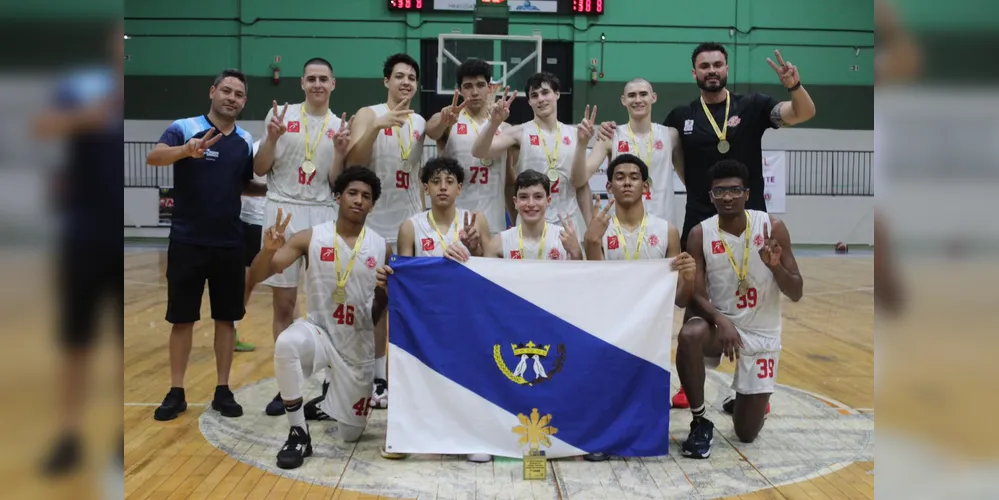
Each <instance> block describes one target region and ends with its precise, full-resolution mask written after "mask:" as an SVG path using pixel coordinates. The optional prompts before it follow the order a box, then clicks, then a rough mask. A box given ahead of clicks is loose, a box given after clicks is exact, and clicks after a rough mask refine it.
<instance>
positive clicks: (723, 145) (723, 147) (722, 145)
mask: <svg viewBox="0 0 999 500" xmlns="http://www.w3.org/2000/svg"><path fill="white" fill-rule="evenodd" d="M730 149H732V145H731V144H729V143H728V141H721V142H719V143H718V152H719V153H721V154H725V153H728V150H730Z"/></svg>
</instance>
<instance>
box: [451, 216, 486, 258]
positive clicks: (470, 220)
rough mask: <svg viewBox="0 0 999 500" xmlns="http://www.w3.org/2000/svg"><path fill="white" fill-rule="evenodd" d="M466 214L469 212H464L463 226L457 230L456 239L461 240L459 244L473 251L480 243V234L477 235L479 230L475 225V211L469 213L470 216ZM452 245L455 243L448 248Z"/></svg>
mask: <svg viewBox="0 0 999 500" xmlns="http://www.w3.org/2000/svg"><path fill="white" fill-rule="evenodd" d="M468 214H469V212H465V221H464V222H465V226H464V227H463V228H462V229H461V231H459V232H458V239H460V240H461V244H462V245H465V248H467V249H468V251H470V252H474V251H475V249H477V248H479V245H480V244H481V243H482V241H481V240H482V236H481V235H479V230H478V229H477V228H476V227H475V212H472V213H471V214H472V215H471V217H469V215H468ZM453 246H455V245H451V246H449V247H448V248H451V247H453Z"/></svg>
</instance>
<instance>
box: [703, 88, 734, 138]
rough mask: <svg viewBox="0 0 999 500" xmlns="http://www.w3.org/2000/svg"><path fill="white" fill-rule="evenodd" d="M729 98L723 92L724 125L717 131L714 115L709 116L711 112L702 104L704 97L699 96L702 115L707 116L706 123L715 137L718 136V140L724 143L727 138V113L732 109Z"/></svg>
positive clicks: (727, 93)
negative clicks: (713, 131) (702, 110)
mask: <svg viewBox="0 0 999 500" xmlns="http://www.w3.org/2000/svg"><path fill="white" fill-rule="evenodd" d="M731 96H732V94H730V93H729V92H728V91H727V90H726V91H725V123H723V124H722V128H721V130H719V129H718V123H717V122H715V117H714V115H712V114H711V110H709V109H708V105H707V103H705V102H704V96H701V107H702V108H704V114H706V115H708V122H710V123H711V128H713V129H715V135H717V136H718V140H720V141H724V140H725V138H726V137H728V112H729V110H730V109H732V101H731Z"/></svg>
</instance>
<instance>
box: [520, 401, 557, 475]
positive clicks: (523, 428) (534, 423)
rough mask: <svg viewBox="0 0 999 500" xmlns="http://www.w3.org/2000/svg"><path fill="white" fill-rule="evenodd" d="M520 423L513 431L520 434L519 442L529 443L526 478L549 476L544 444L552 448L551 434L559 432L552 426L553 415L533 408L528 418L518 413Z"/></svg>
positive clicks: (525, 460) (525, 470) (525, 464)
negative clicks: (541, 413) (543, 414)
mask: <svg viewBox="0 0 999 500" xmlns="http://www.w3.org/2000/svg"><path fill="white" fill-rule="evenodd" d="M517 418H518V419H520V424H521V425H518V426H516V427H514V428H513V433H514V434H517V435H519V436H520V440H519V441H518V444H519V445H521V446H523V445H525V444H526V445H527V446H528V450H527V452H526V453H524V480H542V481H544V480H545V479H547V478H548V457H547V456H546V455H545V452H544V450H542V449H541V447H542V446H544V447H546V448H550V447H551V445H552V442H551V439H549V438H548V437H549V436H552V435H554V434H555V433H557V432H558V429H556V428H555V427H551V426H550V425H548V424H550V423H551V421H552V416H551V415H545V416H543V417H542V416H541V415H540V414H539V413H538V409H537V408H534V409H532V410H531V416H530V418H528V417H527V416H526V415H524V414H523V413H521V414H519V415H517Z"/></svg>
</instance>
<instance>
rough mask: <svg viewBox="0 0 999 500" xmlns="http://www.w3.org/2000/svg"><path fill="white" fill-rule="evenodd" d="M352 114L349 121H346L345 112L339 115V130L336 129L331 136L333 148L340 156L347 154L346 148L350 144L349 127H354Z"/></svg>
mask: <svg viewBox="0 0 999 500" xmlns="http://www.w3.org/2000/svg"><path fill="white" fill-rule="evenodd" d="M354 116H357V115H354ZM354 116H351V117H350V121H349V122H348V121H347V113H344V114H343V115H341V116H340V130H337V132H336V134H335V135H334V136H333V148H334V149H335V150H336V154H337V155H338V156H340V157H343V156H345V155H346V154H347V148H348V147H349V146H350V129H351V128H353V127H354Z"/></svg>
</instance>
